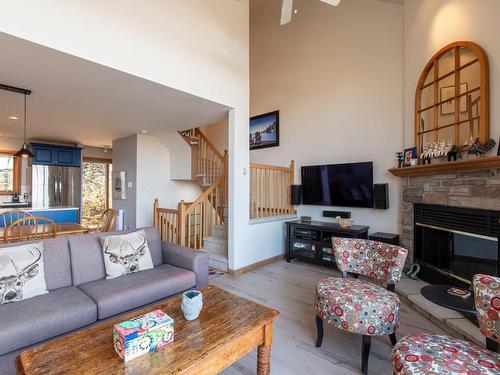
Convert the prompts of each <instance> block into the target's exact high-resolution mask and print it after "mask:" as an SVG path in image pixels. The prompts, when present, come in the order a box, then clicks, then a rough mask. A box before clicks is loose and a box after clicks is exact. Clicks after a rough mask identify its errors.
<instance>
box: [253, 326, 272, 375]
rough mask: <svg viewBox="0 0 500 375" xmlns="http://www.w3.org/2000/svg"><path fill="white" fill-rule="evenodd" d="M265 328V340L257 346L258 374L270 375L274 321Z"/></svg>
mask: <svg viewBox="0 0 500 375" xmlns="http://www.w3.org/2000/svg"><path fill="white" fill-rule="evenodd" d="M263 329H264V340H263V342H262V344H260V345H259V347H258V348H257V375H269V374H270V373H271V344H272V338H273V325H272V323H270V324H268V325H266V326H264V328H263Z"/></svg>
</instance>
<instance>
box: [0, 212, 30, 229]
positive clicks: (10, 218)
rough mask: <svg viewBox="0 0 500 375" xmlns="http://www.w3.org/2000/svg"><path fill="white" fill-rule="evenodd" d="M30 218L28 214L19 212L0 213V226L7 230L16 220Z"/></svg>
mask: <svg viewBox="0 0 500 375" xmlns="http://www.w3.org/2000/svg"><path fill="white" fill-rule="evenodd" d="M27 216H31V214H30V213H29V212H26V211H20V210H11V211H5V212H2V213H0V225H2V227H4V228H7V226H8V225H9V224H11V223H13V222H14V221H16V220H19V219H22V218H24V217H27Z"/></svg>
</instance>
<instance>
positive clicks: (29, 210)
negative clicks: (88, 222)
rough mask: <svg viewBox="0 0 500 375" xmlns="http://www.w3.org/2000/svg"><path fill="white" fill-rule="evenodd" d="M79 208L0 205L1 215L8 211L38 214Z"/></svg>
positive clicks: (77, 208)
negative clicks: (39, 212) (38, 212)
mask: <svg viewBox="0 0 500 375" xmlns="http://www.w3.org/2000/svg"><path fill="white" fill-rule="evenodd" d="M79 209H80V208H79V207H72V206H57V207H2V205H1V204H0V213H2V212H6V211H26V212H37V211H62V210H79Z"/></svg>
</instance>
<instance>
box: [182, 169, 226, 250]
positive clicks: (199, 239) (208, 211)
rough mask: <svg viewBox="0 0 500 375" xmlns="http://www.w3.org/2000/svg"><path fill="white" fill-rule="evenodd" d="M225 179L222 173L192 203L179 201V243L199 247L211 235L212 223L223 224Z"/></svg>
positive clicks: (194, 247) (193, 247)
mask: <svg viewBox="0 0 500 375" xmlns="http://www.w3.org/2000/svg"><path fill="white" fill-rule="evenodd" d="M226 185H227V179H226V174H225V173H224V174H223V175H222V176H220V177H219V179H218V180H217V181H216V182H215V183H213V184H212V185H211V186H210V187H209V188H208V189H207V190H205V192H204V193H203V194H202V195H200V197H198V199H196V200H195V201H194V202H193V203H192V204H189V205H187V204H186V203H185V202H184V201H181V202H180V203H179V243H180V244H181V245H184V246H188V247H190V248H192V249H196V250H197V249H201V248H202V247H203V240H204V238H205V237H208V236H211V235H212V231H213V226H214V225H219V224H224V209H225V206H226V204H227V193H226V191H227V187H226Z"/></svg>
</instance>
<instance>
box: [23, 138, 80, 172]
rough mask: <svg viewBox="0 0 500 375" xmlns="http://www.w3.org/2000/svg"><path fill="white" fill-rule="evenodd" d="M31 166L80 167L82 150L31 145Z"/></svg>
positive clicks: (40, 144) (37, 144)
mask: <svg viewBox="0 0 500 375" xmlns="http://www.w3.org/2000/svg"><path fill="white" fill-rule="evenodd" d="M31 151H32V152H33V159H32V164H34V165H37V164H41V165H56V166H57V165H59V166H65V167H80V166H81V162H82V149H81V148H79V147H69V146H59V145H50V144H43V143H32V144H31Z"/></svg>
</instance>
